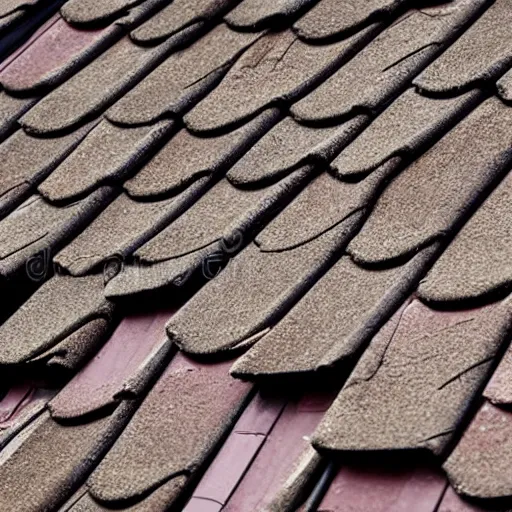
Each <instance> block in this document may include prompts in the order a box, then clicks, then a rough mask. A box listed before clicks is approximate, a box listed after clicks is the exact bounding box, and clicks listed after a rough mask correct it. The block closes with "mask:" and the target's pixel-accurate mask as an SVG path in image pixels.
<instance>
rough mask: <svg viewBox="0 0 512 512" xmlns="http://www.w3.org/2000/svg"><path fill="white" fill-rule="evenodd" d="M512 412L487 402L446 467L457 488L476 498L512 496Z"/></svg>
mask: <svg viewBox="0 0 512 512" xmlns="http://www.w3.org/2000/svg"><path fill="white" fill-rule="evenodd" d="M511 456H512V413H510V412H509V411H505V410H503V409H500V408H498V407H495V406H494V405H491V404H490V403H489V402H486V403H484V404H483V405H482V406H481V408H480V410H479V411H478V412H477V414H476V416H475V417H474V419H473V420H472V422H471V424H470V425H469V427H468V428H467V429H466V431H465V432H464V434H463V436H462V439H461V440H460V441H459V443H458V444H457V446H456V447H455V449H454V450H453V452H452V453H451V454H450V456H449V457H448V459H447V460H446V462H445V463H444V464H443V469H444V470H445V471H446V473H447V474H448V477H449V479H450V482H451V484H452V486H453V487H454V488H455V490H456V491H457V492H459V493H462V494H464V495H466V496H471V497H476V498H498V497H506V496H510V495H512V474H511V472H510V457H511Z"/></svg>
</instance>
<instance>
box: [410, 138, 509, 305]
mask: <svg viewBox="0 0 512 512" xmlns="http://www.w3.org/2000/svg"><path fill="white" fill-rule="evenodd" d="M480 149H481V147H480ZM511 215H512V173H509V174H508V175H507V176H506V177H505V179H504V180H503V181H502V182H501V183H500V185H499V186H498V187H497V188H496V189H495V190H494V191H493V192H492V194H491V195H490V196H489V197H488V198H487V200H486V201H485V202H484V203H483V205H481V206H480V207H479V208H478V210H477V211H476V212H475V213H474V214H473V216H472V217H471V218H470V219H469V221H468V222H467V223H466V224H465V226H464V227H463V228H462V230H461V231H460V232H459V233H458V235H457V236H456V237H455V239H454V240H453V242H451V243H450V245H449V246H448V248H447V249H446V251H445V252H444V253H443V254H442V255H441V257H440V258H439V260H438V261H437V262H436V264H435V265H434V266H433V268H432V270H431V271H430V272H429V273H428V274H427V276H426V278H425V279H424V280H423V282H422V283H421V286H420V287H419V296H420V297H421V298H423V299H424V300H427V301H435V302H446V301H448V302H450V301H457V302H460V301H464V300H471V299H479V298H482V297H486V296H490V295H491V294H493V293H496V292H498V291H502V290H505V289H507V288H509V287H510V285H511V284H512V263H511V261H510V258H511V256H512V226H511V222H510V219H511Z"/></svg>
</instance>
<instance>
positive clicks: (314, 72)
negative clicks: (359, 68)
mask: <svg viewBox="0 0 512 512" xmlns="http://www.w3.org/2000/svg"><path fill="white" fill-rule="evenodd" d="M371 34H372V29H367V30H365V31H363V32H362V33H361V34H358V35H356V36H353V37H351V38H349V39H347V40H344V41H342V42H340V43H334V44H331V45H327V46H311V45H308V44H305V43H303V42H302V41H300V40H299V39H298V38H297V36H295V35H294V34H293V32H291V31H290V30H286V31H283V32H278V33H269V34H267V35H265V36H264V37H262V38H261V39H259V40H258V41H257V42H256V43H255V44H254V45H253V46H252V47H251V48H250V49H249V50H248V51H246V52H245V53H244V55H242V57H241V58H240V59H238V61H237V62H236V63H235V64H234V66H233V67H232V68H231V70H230V71H229V72H228V74H227V75H226V77H225V78H224V80H223V81H222V82H221V83H220V85H219V86H218V87H217V88H216V89H215V90H214V91H213V92H212V93H211V94H209V95H208V96H207V97H206V98H205V99H204V100H203V101H202V102H201V103H199V105H198V106H196V107H195V108H194V109H193V110H192V111H191V112H189V113H188V114H187V115H186V116H185V122H186V124H187V126H188V127H189V128H190V129H192V130H193V131H198V132H207V131H212V130H218V129H226V128H228V127H229V126H231V125H233V124H237V123H240V122H243V121H244V120H245V119H247V118H250V117H252V116H254V115H255V114H257V113H258V112H260V111H261V110H262V109H264V108H265V107H267V106H269V105H272V104H275V103H277V102H279V103H283V102H284V103H288V102H292V101H293V100H294V99H297V98H298V97H299V96H300V95H302V94H304V93H306V92H307V91H308V90H310V89H311V88H313V87H314V85H315V84H318V83H319V82H321V81H322V80H323V79H325V77H326V76H327V75H328V74H329V73H330V72H332V71H333V70H334V69H336V67H338V66H339V65H341V63H342V62H344V61H345V60H346V59H347V58H348V57H349V56H352V55H353V54H354V52H355V51H357V49H359V47H360V46H361V45H362V44H364V42H366V41H367V39H368V38H369V37H370V36H371Z"/></svg>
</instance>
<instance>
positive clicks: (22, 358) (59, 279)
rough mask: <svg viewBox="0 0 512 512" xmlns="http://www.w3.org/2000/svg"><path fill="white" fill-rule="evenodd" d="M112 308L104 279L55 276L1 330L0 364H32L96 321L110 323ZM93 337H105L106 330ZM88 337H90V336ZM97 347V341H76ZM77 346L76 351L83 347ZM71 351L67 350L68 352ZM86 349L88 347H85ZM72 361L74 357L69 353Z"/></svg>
mask: <svg viewBox="0 0 512 512" xmlns="http://www.w3.org/2000/svg"><path fill="white" fill-rule="evenodd" d="M113 310H114V307H113V304H112V303H110V302H108V301H107V300H106V299H105V297H104V295H103V276H102V275H99V276H91V277H83V278H80V279H77V278H71V277H64V276H56V277H52V278H51V279H50V280H48V281H47V282H46V283H45V284H43V285H42V286H41V287H40V288H39V289H38V290H37V291H36V292H35V293H34V294H33V295H32V296H31V297H30V298H29V299H28V301H27V302H25V303H24V304H23V305H22V306H21V307H20V308H19V309H18V310H17V311H16V312H15V313H14V315H13V316H11V317H10V318H8V319H7V320H6V321H5V322H4V323H3V325H2V326H1V327H0V333H1V337H2V345H1V346H0V364H1V365H17V364H21V363H23V362H26V361H30V360H33V359H34V358H36V357H38V356H40V355H41V354H42V353H44V352H46V351H48V350H49V349H52V348H53V347H55V346H56V345H57V344H62V343H63V344H64V345H65V344H66V339H67V338H68V337H70V336H72V335H73V333H75V332H76V331H78V330H79V329H81V328H83V327H84V326H87V325H88V324H90V323H91V322H93V321H94V320H101V319H103V320H104V321H106V322H109V321H110V319H111V316H112V314H113ZM97 327H99V331H95V332H94V333H92V334H98V335H104V334H105V330H104V326H102V325H98V326H97ZM88 334H91V333H90V332H89V333H88ZM75 341H76V342H84V341H85V342H87V341H88V342H89V353H90V348H91V346H92V348H96V347H97V346H98V342H99V340H98V339H95V337H94V336H90V339H89V340H81V339H76V340H75ZM79 345H80V343H77V347H76V349H77V350H78V351H82V349H83V348H84V347H81V346H79ZM69 348H71V347H68V349H69ZM86 348H87V347H86ZM69 352H70V353H69V354H68V356H69V357H73V354H72V350H69Z"/></svg>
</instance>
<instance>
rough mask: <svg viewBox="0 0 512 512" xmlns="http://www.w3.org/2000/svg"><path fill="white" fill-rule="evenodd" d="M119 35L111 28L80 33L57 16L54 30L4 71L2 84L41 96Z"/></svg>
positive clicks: (41, 36)
mask: <svg viewBox="0 0 512 512" xmlns="http://www.w3.org/2000/svg"><path fill="white" fill-rule="evenodd" d="M116 34H117V31H116V30H115V29H114V30H113V29H112V28H111V27H110V28H107V29H102V30H78V29H75V28H73V27H72V26H70V25H69V24H68V23H66V22H65V21H64V20H63V19H62V18H59V17H57V18H56V19H55V23H54V24H53V25H52V26H51V27H49V28H48V29H47V30H46V31H45V32H44V33H42V34H40V35H39V37H37V38H36V39H35V40H34V41H32V44H30V45H29V46H27V48H26V49H25V51H23V52H22V53H21V54H20V55H18V56H17V57H16V59H14V60H13V61H12V62H11V63H10V64H9V65H8V66H7V67H5V68H3V69H2V71H1V72H0V83H1V84H2V86H3V87H4V88H5V89H6V90H7V91H15V92H18V93H19V92H23V94H31V95H37V94H41V93H42V92H44V91H47V90H49V89H50V88H53V87H55V86H56V85H59V84H61V83H62V82H63V81H64V80H66V79H67V78H69V77H70V76H71V75H72V74H73V73H74V72H76V71H77V70H78V69H79V68H81V67H83V66H84V65H85V64H87V63H88V62H90V61H91V60H92V59H93V58H94V57H96V56H97V55H98V54H99V53H100V52H101V51H102V50H103V48H104V47H105V46H106V45H107V44H108V43H109V42H110V41H112V40H113V37H115V35H116Z"/></svg>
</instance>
